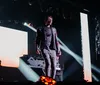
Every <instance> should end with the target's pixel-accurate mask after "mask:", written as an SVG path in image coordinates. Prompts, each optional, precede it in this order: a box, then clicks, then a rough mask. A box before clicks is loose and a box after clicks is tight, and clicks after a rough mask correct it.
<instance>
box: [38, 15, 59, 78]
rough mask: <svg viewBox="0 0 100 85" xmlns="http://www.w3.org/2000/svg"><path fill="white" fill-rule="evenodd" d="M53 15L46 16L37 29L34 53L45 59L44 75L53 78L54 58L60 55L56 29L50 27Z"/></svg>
mask: <svg viewBox="0 0 100 85" xmlns="http://www.w3.org/2000/svg"><path fill="white" fill-rule="evenodd" d="M52 22H53V17H52V16H47V17H46V18H45V20H44V26H43V27H40V28H38V29H37V35H36V53H37V54H41V55H42V56H43V58H44V60H45V76H49V77H52V78H53V79H55V75H56V58H57V56H60V55H61V50H60V47H59V43H58V40H57V31H56V29H55V28H54V27H52Z"/></svg>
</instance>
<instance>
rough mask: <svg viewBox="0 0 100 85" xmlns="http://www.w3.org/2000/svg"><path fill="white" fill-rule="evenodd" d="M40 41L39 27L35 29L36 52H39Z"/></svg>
mask: <svg viewBox="0 0 100 85" xmlns="http://www.w3.org/2000/svg"><path fill="white" fill-rule="evenodd" d="M40 42H41V34H40V29H39V28H38V29H37V33H36V53H37V54H40V52H39V51H40Z"/></svg>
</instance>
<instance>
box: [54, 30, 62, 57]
mask: <svg viewBox="0 0 100 85" xmlns="http://www.w3.org/2000/svg"><path fill="white" fill-rule="evenodd" d="M55 30H56V29H55ZM55 36H56V47H57V56H60V55H61V49H60V44H59V41H58V39H57V37H58V34H57V30H56V35H55Z"/></svg>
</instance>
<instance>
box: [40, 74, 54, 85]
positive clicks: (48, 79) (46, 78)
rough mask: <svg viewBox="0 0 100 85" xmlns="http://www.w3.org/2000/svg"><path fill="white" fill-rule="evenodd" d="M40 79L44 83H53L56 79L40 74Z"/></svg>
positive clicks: (48, 84) (47, 84)
mask: <svg viewBox="0 0 100 85" xmlns="http://www.w3.org/2000/svg"><path fill="white" fill-rule="evenodd" d="M40 81H41V82H43V83H44V84H45V85H55V84H56V80H54V79H52V78H51V77H46V76H41V77H40Z"/></svg>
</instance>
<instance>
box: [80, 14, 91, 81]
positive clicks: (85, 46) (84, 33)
mask: <svg viewBox="0 0 100 85" xmlns="http://www.w3.org/2000/svg"><path fill="white" fill-rule="evenodd" d="M80 17H81V37H82V55H83V64H84V65H83V69H84V79H85V80H88V82H92V75H91V58H90V42H89V29H88V16H87V14H84V13H80Z"/></svg>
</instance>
